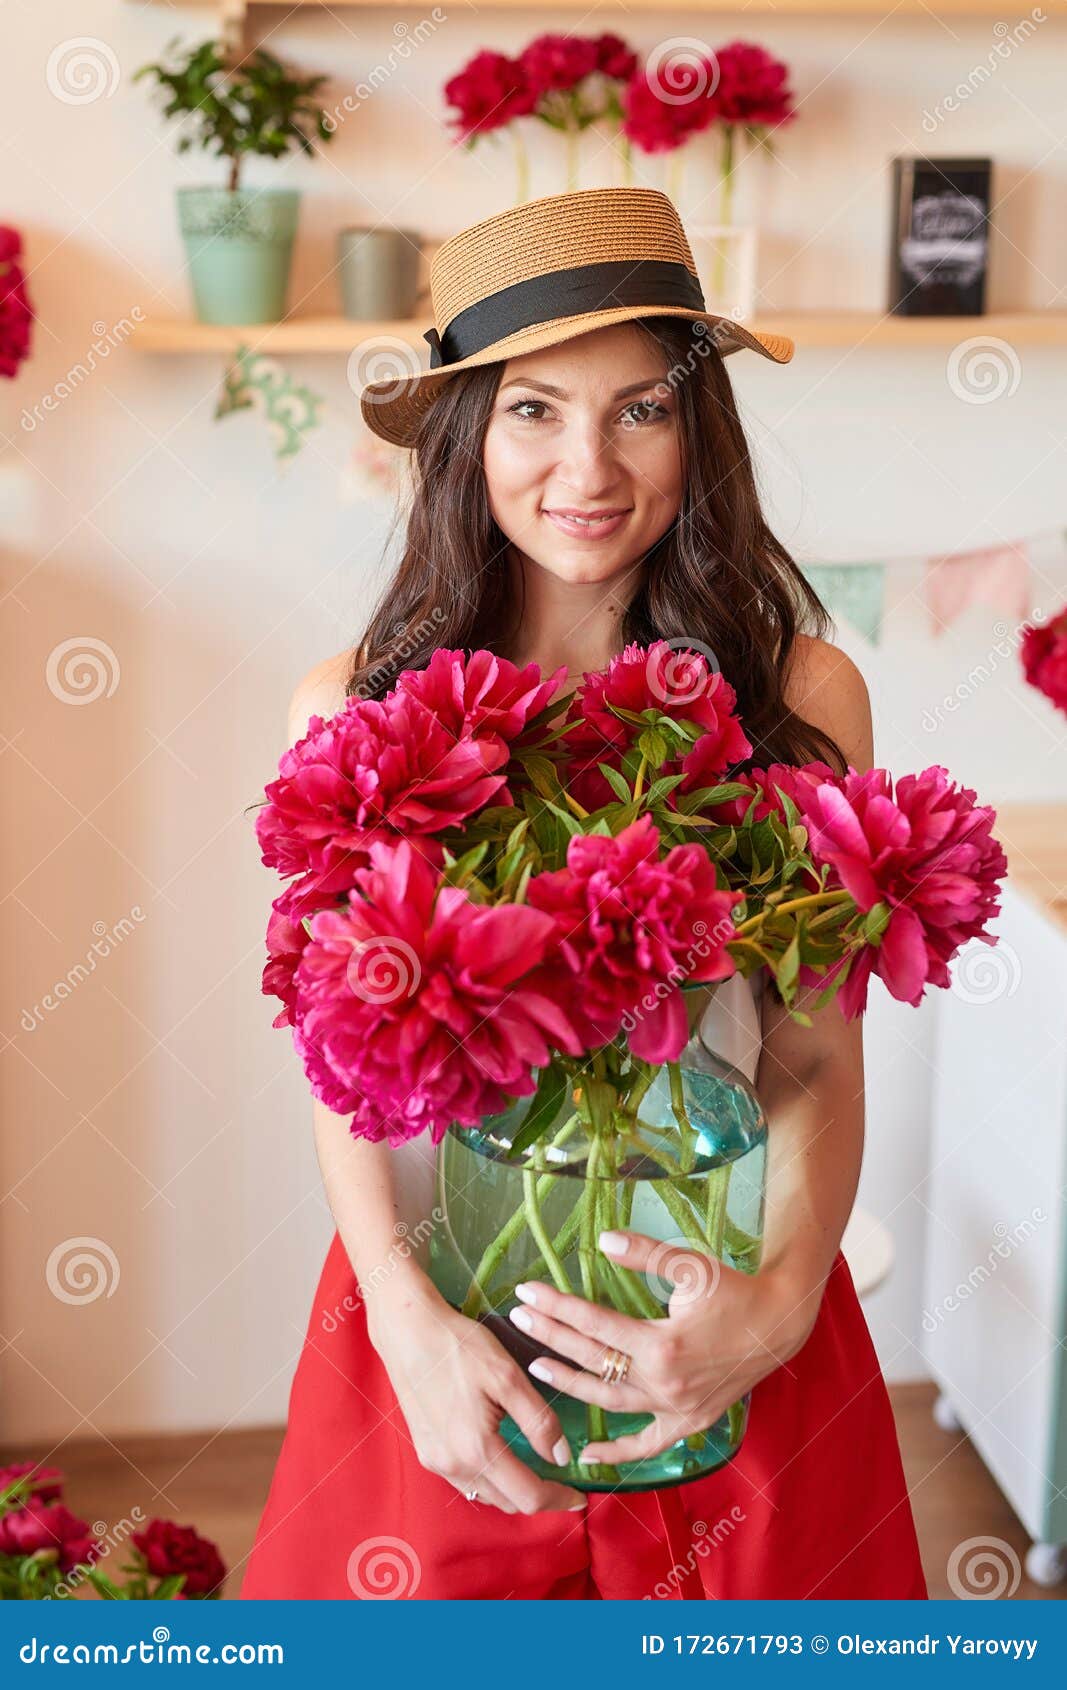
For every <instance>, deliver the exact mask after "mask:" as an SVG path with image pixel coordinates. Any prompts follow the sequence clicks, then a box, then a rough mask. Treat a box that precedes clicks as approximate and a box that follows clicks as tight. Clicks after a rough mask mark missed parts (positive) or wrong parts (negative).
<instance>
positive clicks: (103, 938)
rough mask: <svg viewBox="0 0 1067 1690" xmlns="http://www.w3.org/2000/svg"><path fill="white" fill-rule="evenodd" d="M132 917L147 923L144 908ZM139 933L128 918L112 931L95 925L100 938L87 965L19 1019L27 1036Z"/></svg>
mask: <svg viewBox="0 0 1067 1690" xmlns="http://www.w3.org/2000/svg"><path fill="white" fill-rule="evenodd" d="M130 916H132V917H133V919H134V921H136V922H138V923H139V922H142V921H144V919H145V913H144V911H143V910H142V908H141V906H140V904H134V905H133V906H132V908H131V910H130ZM135 931H136V928H134V927H133V926H132V925H131V923H130V917H129V916H125V915H124V916H123V917H122V918H121V920H119V921H116V923H115V925H114V926H113V927H109V926H108V924H107V922H106V921H94V922H93V932H94V933H95V934H96V938H95V939H94V940H93V942H92V944H91V945H90V947H89V950H88V951H87V953H86V958H85V961H84V962H76V963H75V964H74V966H73V968H68V969H67V972H66V974H65V975H64V976H63V978H62V980H57V981H56V983H55V985H54V986H53V987H52V989H51V991H49V992H46V993H45V995H44V997H43V998H42V999H41V1001H40V1003H35V1004H34V1005H33V1006H32V1007H31V1008H30V1009H24V1010H23V1011H22V1014H21V1015H20V1017H19V1025H20V1026H21V1027H22V1030H23V1032H24V1033H32V1032H34V1031H35V1030H36V1029H37V1028H38V1027H40V1026H41V1025H42V1024H43V1022H44V1018H45V1016H46V1015H51V1014H52V1012H53V1011H54V1010H57V1009H58V1008H59V1006H60V1004H62V1003H65V1002H66V1000H67V999H68V998H69V997H71V996H72V995H73V994H74V993H75V992H76V991H77V989H78V987H79V986H81V985H83V984H84V982H85V981H86V980H88V978H89V976H90V975H91V974H93V973H94V972H95V970H96V965H97V963H98V962H102V961H103V960H104V958H105V957H109V956H110V955H111V953H112V952H113V951H116V950H118V948H119V946H120V945H121V944H122V943H123V942H124V940H126V939H128V938H129V936H130V934H131V933H133V932H135Z"/></svg>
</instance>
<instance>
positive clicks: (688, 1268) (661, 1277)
mask: <svg viewBox="0 0 1067 1690" xmlns="http://www.w3.org/2000/svg"><path fill="white" fill-rule="evenodd" d="M644 1275H645V1279H646V1280H647V1281H648V1288H649V1290H650V1291H651V1292H652V1295H653V1296H654V1297H655V1298H656V1299H657V1300H658V1301H659V1302H661V1303H669V1304H670V1306H671V1310H672V1312H677V1310H679V1309H683V1308H686V1307H687V1306H688V1305H689V1304H690V1303H699V1302H702V1301H703V1300H704V1299H705V1298H706V1297H710V1296H712V1295H713V1294H714V1293H715V1292H716V1291H717V1290H718V1288H719V1280H720V1279H721V1278H722V1263H721V1262H720V1260H719V1258H718V1256H716V1255H715V1254H714V1253H713V1251H712V1249H711V1246H710V1245H709V1246H708V1249H707V1251H706V1252H705V1251H703V1250H701V1249H699V1248H698V1247H697V1246H696V1245H695V1244H694V1243H693V1240H692V1239H691V1238H686V1237H683V1236H682V1235H681V1234H678V1235H676V1236H675V1237H674V1238H665V1239H663V1241H662V1242H661V1243H659V1244H657V1245H656V1247H655V1249H654V1250H653V1251H652V1254H651V1255H650V1256H649V1258H648V1265H647V1267H646V1268H645V1270H644Z"/></svg>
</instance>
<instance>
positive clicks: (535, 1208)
mask: <svg viewBox="0 0 1067 1690" xmlns="http://www.w3.org/2000/svg"><path fill="white" fill-rule="evenodd" d="M533 1154H534V1167H527V1168H524V1169H523V1171H522V1196H523V1205H524V1209H525V1214H526V1224H527V1226H528V1227H529V1228H530V1231H531V1232H532V1233H533V1235H534V1238H535V1239H536V1241H537V1245H538V1248H539V1249H540V1251H541V1254H542V1256H543V1257H544V1258H545V1261H546V1262H547V1264H548V1271H549V1273H550V1274H551V1275H552V1278H553V1279H554V1280H555V1282H556V1287H557V1289H558V1290H560V1291H570V1292H573V1290H574V1287H573V1285H572V1284H571V1282H570V1280H569V1279H568V1277H567V1270H566V1269H565V1268H564V1266H563V1263H562V1262H561V1261H560V1259H559V1257H558V1256H557V1254H556V1250H555V1246H554V1245H553V1243H552V1240H551V1238H549V1236H548V1232H547V1229H546V1227H545V1223H544V1219H543V1217H542V1214H541V1207H540V1203H539V1201H538V1193H537V1186H538V1180H537V1173H539V1172H540V1171H541V1165H542V1163H543V1161H544V1152H543V1150H542V1148H541V1146H540V1145H537V1146H536V1147H535V1149H534V1153H533ZM535 1168H536V1172H535Z"/></svg>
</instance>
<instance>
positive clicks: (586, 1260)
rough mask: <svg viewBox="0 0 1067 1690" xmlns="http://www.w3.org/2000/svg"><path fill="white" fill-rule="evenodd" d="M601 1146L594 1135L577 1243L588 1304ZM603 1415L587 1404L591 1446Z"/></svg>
mask: <svg viewBox="0 0 1067 1690" xmlns="http://www.w3.org/2000/svg"><path fill="white" fill-rule="evenodd" d="M601 1144H602V1140H601V1137H600V1134H599V1133H596V1132H594V1134H593V1136H592V1138H591V1139H590V1142H589V1155H588V1158H587V1160H586V1165H585V1181H584V1189H583V1192H582V1225H581V1230H580V1233H579V1242H578V1262H579V1266H580V1267H581V1273H582V1290H583V1291H584V1293H585V1295H586V1298H587V1299H588V1301H589V1302H591V1303H595V1302H596V1300H597V1265H598V1260H597V1253H596V1224H597V1219H596V1217H597V1206H598V1203H599V1193H598V1190H597V1167H598V1164H599V1162H600V1151H601ZM604 1413H605V1411H604V1409H602V1408H601V1407H600V1405H599V1404H598V1403H587V1404H586V1424H587V1426H588V1428H589V1442H590V1443H600V1442H602V1441H603V1440H604V1439H605V1438H606V1437H607V1435H608V1428H607V1421H606V1420H605V1418H604Z"/></svg>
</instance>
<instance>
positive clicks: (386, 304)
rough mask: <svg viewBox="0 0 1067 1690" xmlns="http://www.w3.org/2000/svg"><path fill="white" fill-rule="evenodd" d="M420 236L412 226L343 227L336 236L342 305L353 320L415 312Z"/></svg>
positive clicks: (395, 317) (373, 320) (374, 319)
mask: <svg viewBox="0 0 1067 1690" xmlns="http://www.w3.org/2000/svg"><path fill="white" fill-rule="evenodd" d="M420 241H421V236H419V235H418V234H417V233H416V232H415V231H414V230H413V229H342V230H341V231H340V232H339V234H338V236H337V275H338V280H339V282H340V287H341V307H342V310H343V311H344V314H345V316H346V317H348V318H349V319H350V320H352V321H355V322H364V323H381V322H391V321H394V320H400V319H403V318H407V317H413V316H414V315H415V301H416V298H417V296H418V289H419V258H420Z"/></svg>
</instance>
